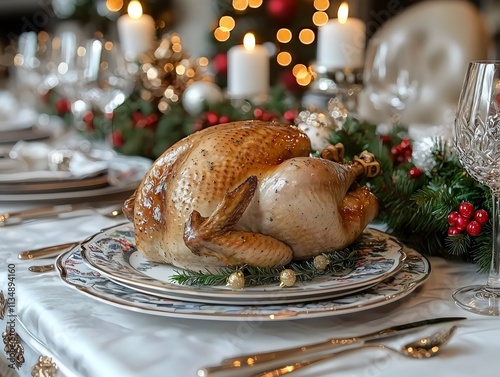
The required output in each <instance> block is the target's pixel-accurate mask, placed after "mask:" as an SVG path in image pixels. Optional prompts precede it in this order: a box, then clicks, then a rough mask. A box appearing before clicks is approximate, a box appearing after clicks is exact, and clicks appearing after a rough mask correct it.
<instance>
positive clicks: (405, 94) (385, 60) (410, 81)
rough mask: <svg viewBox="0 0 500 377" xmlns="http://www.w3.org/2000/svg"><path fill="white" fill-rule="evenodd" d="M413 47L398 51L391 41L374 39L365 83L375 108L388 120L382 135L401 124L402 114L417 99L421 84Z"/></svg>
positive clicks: (366, 63) (365, 69) (366, 62)
mask: <svg viewBox="0 0 500 377" xmlns="http://www.w3.org/2000/svg"><path fill="white" fill-rule="evenodd" d="M414 53H415V50H414V49H413V48H412V47H411V46H406V47H401V48H395V46H394V45H392V44H390V43H389V41H388V40H377V39H374V40H373V41H372V42H371V45H370V48H369V49H368V51H367V57H366V61H365V68H364V71H363V81H364V85H365V91H366V93H367V95H368V99H369V100H370V102H371V103H372V104H373V106H374V108H375V109H376V110H378V111H380V112H382V113H383V114H385V115H386V116H387V118H388V124H385V125H381V127H380V129H379V131H380V132H381V133H385V134H386V133H389V132H390V131H392V129H393V128H394V126H396V125H398V124H399V121H400V118H401V114H402V112H403V111H404V109H405V108H407V106H408V103H409V102H410V101H411V100H413V99H414V98H415V97H416V95H417V90H418V80H417V79H416V77H415V70H412V68H411V67H412V66H414V65H415V63H414V62H412V60H413V58H414V57H413V54H414Z"/></svg>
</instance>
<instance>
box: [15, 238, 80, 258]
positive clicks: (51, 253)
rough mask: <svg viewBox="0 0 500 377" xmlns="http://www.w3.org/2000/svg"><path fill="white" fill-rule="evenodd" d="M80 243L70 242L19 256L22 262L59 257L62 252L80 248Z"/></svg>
mask: <svg viewBox="0 0 500 377" xmlns="http://www.w3.org/2000/svg"><path fill="white" fill-rule="evenodd" d="M79 244H80V242H68V243H63V244H60V245H54V246H49V247H42V248H40V249H33V250H26V251H22V252H20V253H19V255H18V256H17V257H18V258H19V259H20V260H33V259H44V258H52V257H57V256H58V255H59V254H61V253H62V252H64V251H66V250H69V249H71V248H73V247H75V246H78V245H79Z"/></svg>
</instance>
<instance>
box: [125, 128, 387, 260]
mask: <svg viewBox="0 0 500 377" xmlns="http://www.w3.org/2000/svg"><path fill="white" fill-rule="evenodd" d="M310 149H311V146H310V141H309V139H308V137H307V136H306V134H305V133H303V132H302V131H301V130H300V129H299V128H297V127H295V126H286V125H281V124H278V123H275V122H261V121H241V122H234V123H228V124H223V125H218V126H213V127H210V128H207V129H205V130H202V131H199V132H197V133H194V134H192V135H190V136H188V137H186V138H184V139H183V140H181V141H179V142H178V143H176V144H175V145H173V146H172V147H170V148H169V149H168V150H166V151H165V152H164V153H163V155H162V156H160V157H159V158H158V159H157V160H156V161H155V163H154V164H153V166H152V167H151V169H150V170H149V172H148V173H147V174H146V175H145V177H144V179H143V181H142V183H141V184H140V186H139V187H138V189H137V190H136V192H135V193H134V195H132V196H131V197H130V198H129V199H128V200H127V201H126V202H125V204H124V213H125V215H126V216H127V218H128V219H129V220H130V221H133V223H134V230H135V237H136V243H137V248H138V250H139V251H140V252H141V253H143V254H144V256H145V257H146V258H147V259H149V260H151V261H156V262H161V263H170V264H172V265H174V266H176V267H180V268H185V269H190V270H206V269H208V270H210V269H213V268H214V267H215V268H217V267H219V266H235V265H244V264H247V265H250V266H259V267H274V266H282V265H286V264H287V263H289V262H290V261H291V260H300V259H305V258H310V257H313V256H315V255H318V254H321V253H325V252H332V251H335V250H339V249H343V248H344V247H346V246H348V245H349V244H351V243H352V242H353V241H354V240H355V239H356V238H357V237H358V236H359V235H360V234H361V233H362V232H363V230H364V229H365V227H366V226H367V224H368V223H370V222H371V221H372V220H373V219H374V218H375V216H376V214H377V211H378V201H377V199H376V197H375V196H374V195H373V194H372V193H371V192H370V190H369V189H368V188H367V187H366V186H360V185H358V184H357V183H356V180H357V178H359V177H361V176H364V175H367V174H368V173H369V172H370V171H372V173H373V170H374V169H375V170H376V169H377V168H378V165H377V162H376V161H373V158H371V157H372V156H371V157H370V155H366V156H364V157H363V156H361V157H362V158H358V159H356V160H355V161H353V162H350V163H347V164H343V163H338V162H334V161H331V160H329V159H327V158H317V157H310V152H311V150H310ZM328 155H332V156H334V157H336V160H342V158H343V153H342V150H341V149H340V150H338V149H335V148H333V147H332V149H331V150H330V149H329V150H327V151H325V154H324V156H325V157H328ZM363 158H364V159H363ZM365 160H366V161H365ZM375 173H376V172H375Z"/></svg>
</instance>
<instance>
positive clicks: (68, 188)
mask: <svg viewBox="0 0 500 377" xmlns="http://www.w3.org/2000/svg"><path fill="white" fill-rule="evenodd" d="M84 162H85V161H84V160H83V162H81V161H80V162H79V163H80V165H85V169H86V171H85V172H84V173H81V174H74V173H73V172H72V171H71V172H70V171H51V170H26V166H25V165H23V162H22V161H20V160H17V159H10V158H6V157H5V158H0V201H16V202H19V201H37V202H38V201H64V202H71V201H80V200H82V199H88V198H101V197H105V196H108V195H115V196H116V195H117V194H124V195H125V194H127V195H129V194H130V193H131V192H132V191H133V190H135V189H136V188H137V186H138V185H139V183H140V181H141V180H142V178H143V176H144V174H145V172H146V171H147V170H148V169H149V167H150V166H151V161H150V160H148V159H145V158H141V157H128V156H116V157H113V158H112V159H110V160H109V161H97V162H95V163H94V165H95V166H94V167H91V166H90V164H91V163H92V162H89V163H87V164H84ZM116 167H118V168H116ZM120 169H122V170H123V169H125V170H124V172H125V173H130V174H129V175H130V177H131V178H130V179H127V180H122V181H120V180H119V179H118V178H117V174H120V173H121V170H120ZM124 175H125V176H126V174H124Z"/></svg>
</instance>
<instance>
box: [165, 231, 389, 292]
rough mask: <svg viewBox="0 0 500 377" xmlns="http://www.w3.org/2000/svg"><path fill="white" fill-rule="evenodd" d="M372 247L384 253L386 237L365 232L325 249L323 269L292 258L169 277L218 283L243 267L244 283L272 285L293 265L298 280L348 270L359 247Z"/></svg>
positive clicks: (184, 282)
mask: <svg viewBox="0 0 500 377" xmlns="http://www.w3.org/2000/svg"><path fill="white" fill-rule="evenodd" d="M362 247H370V248H371V249H372V251H373V253H382V252H384V251H386V250H387V242H386V241H385V240H377V239H373V238H371V237H369V236H367V235H365V234H363V235H362V236H361V237H360V238H359V239H358V240H357V241H356V242H354V243H353V244H352V245H350V246H348V247H347V248H345V249H343V250H339V251H335V252H332V253H324V254H322V255H324V256H325V257H326V258H327V259H328V261H329V263H328V265H327V266H326V268H325V269H324V270H319V269H317V268H316V267H315V266H314V260H313V259H311V260H307V261H303V262H292V263H290V264H289V265H287V266H284V267H277V268H264V267H252V266H237V267H223V268H220V269H218V270H217V271H216V272H215V273H212V272H210V271H205V272H202V271H189V270H175V271H174V274H173V275H172V277H171V278H170V280H171V281H172V282H174V283H177V284H181V285H190V286H217V285H219V286H220V285H225V284H226V282H227V279H228V278H229V276H231V274H233V273H234V272H237V271H242V272H243V273H244V276H245V286H249V287H251V286H260V285H270V284H276V283H279V282H280V273H281V272H282V271H283V270H284V269H291V270H293V271H294V272H295V274H296V279H297V281H310V280H313V279H314V278H317V277H319V276H326V275H330V276H342V275H346V274H348V273H349V272H350V271H352V269H353V268H354V267H355V266H356V262H357V259H358V258H357V254H358V253H357V250H359V249H360V248H362Z"/></svg>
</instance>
